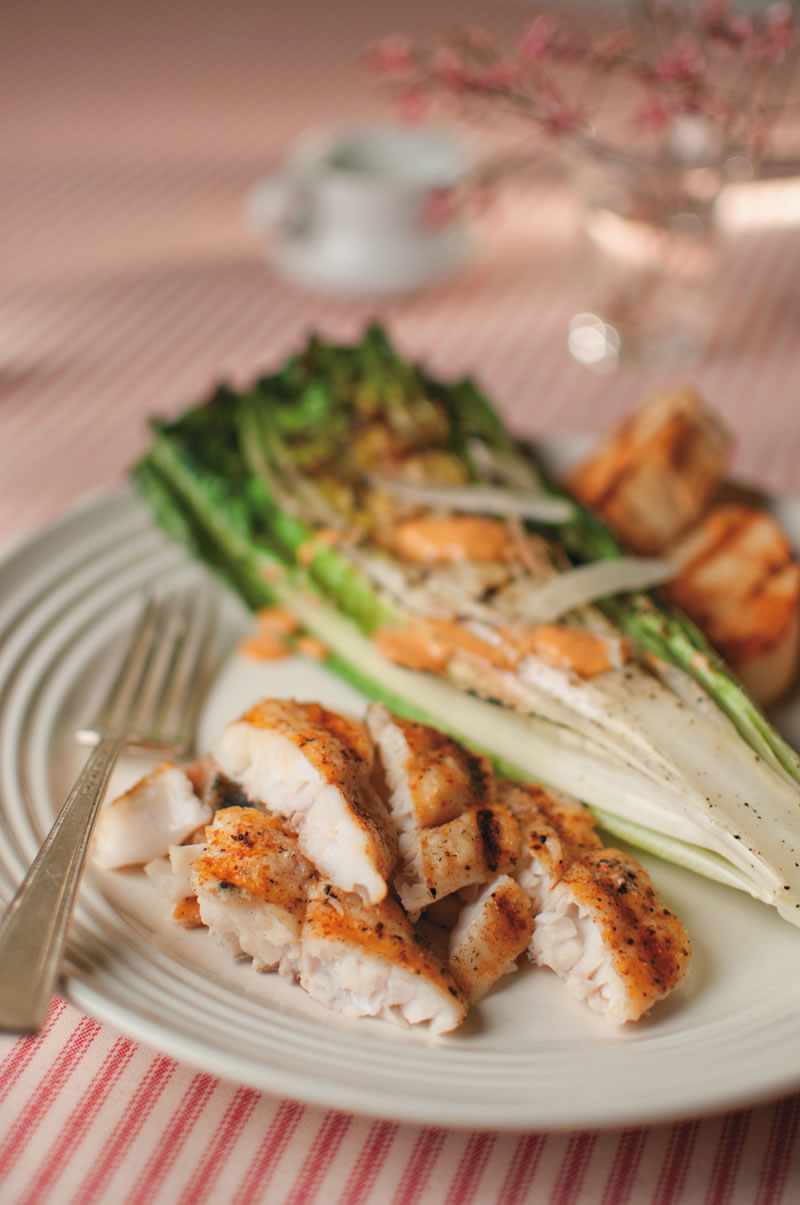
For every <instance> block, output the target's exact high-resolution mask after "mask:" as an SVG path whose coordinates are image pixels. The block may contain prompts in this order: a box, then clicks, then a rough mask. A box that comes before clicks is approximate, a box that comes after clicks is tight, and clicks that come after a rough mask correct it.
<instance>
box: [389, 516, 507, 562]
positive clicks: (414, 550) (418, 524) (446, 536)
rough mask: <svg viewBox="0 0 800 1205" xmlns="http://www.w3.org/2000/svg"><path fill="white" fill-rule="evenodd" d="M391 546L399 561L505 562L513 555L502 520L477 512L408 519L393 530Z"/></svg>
mask: <svg viewBox="0 0 800 1205" xmlns="http://www.w3.org/2000/svg"><path fill="white" fill-rule="evenodd" d="M394 545H395V550H396V552H397V553H398V555H399V556H401V557H402V558H403V560H405V561H414V562H415V563H417V564H424V565H431V564H453V563H454V562H456V561H509V560H511V559H512V557H513V555H514V546H513V542H512V540H511V537H510V535H509V533H508V530H507V528H506V525H505V523H503V522H502V520H500V519H485V518H481V517H480V516H479V515H450V516H448V517H446V518H437V517H436V516H435V515H424V516H422V517H421V518H419V519H408V520H406V522H405V523H401V524H400V526H399V527H398V529H397V531H396V532H395V536H394Z"/></svg>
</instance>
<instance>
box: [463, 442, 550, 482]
mask: <svg viewBox="0 0 800 1205" xmlns="http://www.w3.org/2000/svg"><path fill="white" fill-rule="evenodd" d="M467 448H468V451H469V454H470V456H471V457H472V459H473V461H474V462H475V465H476V466H477V468H478V471H479V472H481V473H483V474H484V475H485V476H494V477H496V478H499V479H500V480H501V481H504V482H505V484H506V485H513V486H516V487H517V489H521V490H526V491H528V493H531V494H536V495H537V496H538V495H539V494H544V493H545V488H544V484H543V483H542V480H541V478H540V476H539V474H538V473H537V471H536V469H535V468H534V467H533V465H532V464H531V463H530V461H528V460H525V459H523V458H522V457H520V456H517V455H514V454H513V453H512V454H509V453H508V452H499V451H498V450H497V448H490V447H489V445H488V444H485V443H484V442H483V440H482V439H471V440H469V442H468V444H467Z"/></svg>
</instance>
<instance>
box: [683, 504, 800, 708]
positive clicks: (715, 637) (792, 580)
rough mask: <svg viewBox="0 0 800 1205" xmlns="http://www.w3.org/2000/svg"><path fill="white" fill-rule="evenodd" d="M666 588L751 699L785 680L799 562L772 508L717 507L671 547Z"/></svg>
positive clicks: (794, 638)
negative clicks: (673, 570) (672, 570)
mask: <svg viewBox="0 0 800 1205" xmlns="http://www.w3.org/2000/svg"><path fill="white" fill-rule="evenodd" d="M670 557H671V559H672V560H674V561H675V563H676V564H677V565H678V566H679V567H680V573H679V575H678V577H676V578H675V579H673V581H672V582H670V584H669V586H668V587H667V590H668V593H669V596H670V597H671V598H672V600H673V602H675V603H677V605H678V606H680V607H682V608H683V610H684V611H685V612H686V613H687V615H689V616H690V617H691V618H692V619H693V620H694V621H695V623H697V624H698V626H699V627H701V628H702V629H703V631H704V632H705V634H706V635H707V636H708V638H709V640H710V641H711V643H712V644H713V645H715V646H716V648H717V649H718V650H719V652H720V653H721V654H722V656H723V657H724V658H725V660H726V661H727V663H728V664H729V665H730V667H731V668H732V669H733V670H734V672H735V673H736V674H737V675H738V676H739V678H740V679H741V680H742V682H743V683H744V685H745V686H746V687H747V689H748V690H749V691H750V693H751V694H752V695H753V697H754V698H755V699H757V700H758V701H759V702H760V703H762V704H766V703H771V702H773V701H774V700H775V699H776V698H778V696H779V695H781V694H783V693H784V692H785V691H786V689H787V688H788V687H789V686H790V685H791V683H792V681H793V679H794V677H795V674H796V672H797V666H798V653H799V652H800V564H798V563H797V561H795V560H794V559H793V556H792V550H791V548H790V546H789V542H788V540H787V539H786V536H785V535H784V533H783V531H782V530H781V528H780V526H779V525H778V523H777V522H776V521H775V519H773V518H772V516H771V515H769V514H767V513H766V512H765V511H762V510H757V509H755V508H754V507H750V506H741V505H726V506H718V507H715V508H714V509H713V510H712V511H710V512H709V514H708V515H706V517H705V519H703V521H702V522H701V523H700V524H698V526H697V527H696V528H695V529H694V530H693V531H691V532H690V533H689V535H688V536H686V538H685V539H684V540H682V541H681V542H680V543H679V544H678V545H676V547H675V548H673V549H672V551H671V553H670Z"/></svg>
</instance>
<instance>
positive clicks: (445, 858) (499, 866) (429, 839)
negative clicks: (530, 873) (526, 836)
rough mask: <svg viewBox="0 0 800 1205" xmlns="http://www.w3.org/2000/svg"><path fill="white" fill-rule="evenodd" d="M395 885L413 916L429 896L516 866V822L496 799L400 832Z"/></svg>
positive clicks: (441, 895)
mask: <svg viewBox="0 0 800 1205" xmlns="http://www.w3.org/2000/svg"><path fill="white" fill-rule="evenodd" d="M399 848H400V870H399V872H398V874H397V876H396V877H395V888H396V890H397V894H398V895H399V896H400V900H401V902H402V904H403V907H404V908H405V909H406V910H407V911H408V912H409V914H410V915H411V916H412V918H415V917H416V916H418V914H419V913H420V911H421V910H422V909H423V908H427V907H428V905H429V904H432V903H433V902H434V900H441V899H443V898H444V897H445V896H447V895H451V894H452V893H453V892H454V891H461V890H462V889H463V888H465V887H471V886H473V885H475V884H477V883H486V882H488V881H489V880H490V879H493V878H495V877H496V876H497V875H498V874H508V873H511V872H513V871H514V870H515V869H516V865H517V851H518V849H519V825H518V824H517V822H516V820H515V819H514V817H513V816H512V814H511V812H510V811H509V809H508V808H506V807H504V806H503V805H502V804H500V803H490V804H489V805H488V806H486V807H473V808H469V809H467V811H465V812H462V813H461V815H460V816H456V818H455V820H449V821H448V822H447V824H440V825H439V826H438V827H437V828H426V829H420V830H414V831H411V832H407V833H401V834H400V842H399Z"/></svg>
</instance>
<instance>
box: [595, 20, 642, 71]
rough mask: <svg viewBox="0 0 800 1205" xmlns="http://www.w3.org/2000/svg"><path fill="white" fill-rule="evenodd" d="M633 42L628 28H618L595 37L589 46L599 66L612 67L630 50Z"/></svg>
mask: <svg viewBox="0 0 800 1205" xmlns="http://www.w3.org/2000/svg"><path fill="white" fill-rule="evenodd" d="M633 42H634V39H633V34H632V33H631V31H630V30H629V29H618V30H617V31H616V33H611V34H606V36H605V37H603V38H598V39H597V41H596V42H595V43H594V44H593V46H592V48H591V54H592V58H593V59H594V61H595V62H596V63H598V64H599V66H601V67H606V68H608V67H613V66H615V64H616V63H618V62H619V61H620V59H623V58H625V56H626V55H627V54H628V53H629V52H630V50H631V48H632V47H633Z"/></svg>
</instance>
